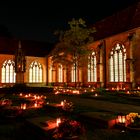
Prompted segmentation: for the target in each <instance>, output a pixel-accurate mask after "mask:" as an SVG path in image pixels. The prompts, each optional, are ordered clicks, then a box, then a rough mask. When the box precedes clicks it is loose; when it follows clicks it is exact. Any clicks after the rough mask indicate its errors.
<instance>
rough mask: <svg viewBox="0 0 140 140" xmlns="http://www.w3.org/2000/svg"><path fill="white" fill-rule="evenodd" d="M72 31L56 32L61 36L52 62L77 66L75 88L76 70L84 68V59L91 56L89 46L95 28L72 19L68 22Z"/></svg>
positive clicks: (80, 20)
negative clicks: (80, 67)
mask: <svg viewBox="0 0 140 140" xmlns="http://www.w3.org/2000/svg"><path fill="white" fill-rule="evenodd" d="M68 24H69V26H70V29H68V30H65V31H56V32H55V35H58V36H59V42H58V43H57V44H56V46H55V49H54V50H53V52H52V60H53V61H54V62H57V63H61V64H65V65H66V66H68V65H73V64H74V66H75V87H76V76H77V75H76V69H77V67H79V66H82V64H83V62H85V61H83V59H84V58H85V56H86V55H88V54H89V52H90V49H89V48H88V45H89V44H90V43H92V42H93V41H94V38H93V33H94V32H95V31H96V30H95V28H94V27H92V28H88V27H87V25H86V23H85V21H84V20H83V19H81V18H80V19H78V20H75V19H72V21H69V22H68Z"/></svg>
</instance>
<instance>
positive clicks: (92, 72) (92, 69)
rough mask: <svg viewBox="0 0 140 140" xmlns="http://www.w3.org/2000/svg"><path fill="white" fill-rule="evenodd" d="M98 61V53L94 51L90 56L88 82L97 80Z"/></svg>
mask: <svg viewBox="0 0 140 140" xmlns="http://www.w3.org/2000/svg"><path fill="white" fill-rule="evenodd" d="M96 65H97V62H96V53H95V52H92V54H91V55H89V56H88V82H96V81H97V66H96Z"/></svg>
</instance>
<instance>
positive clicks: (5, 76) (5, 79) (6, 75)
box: [1, 60, 16, 83]
mask: <svg viewBox="0 0 140 140" xmlns="http://www.w3.org/2000/svg"><path fill="white" fill-rule="evenodd" d="M14 65H15V63H14V61H12V60H6V61H4V63H3V65H2V79H1V81H2V83H15V79H16V73H15V71H14Z"/></svg>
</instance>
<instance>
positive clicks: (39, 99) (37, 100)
mask: <svg viewBox="0 0 140 140" xmlns="http://www.w3.org/2000/svg"><path fill="white" fill-rule="evenodd" d="M19 96H20V97H22V98H28V100H30V101H33V105H32V106H31V108H38V107H41V105H42V104H43V103H44V99H46V96H44V95H40V96H39V95H34V94H30V93H29V94H23V93H20V94H19ZM21 109H23V110H25V109H27V104H26V103H22V104H21Z"/></svg>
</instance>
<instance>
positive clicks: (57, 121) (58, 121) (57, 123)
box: [56, 118, 61, 126]
mask: <svg viewBox="0 0 140 140" xmlns="http://www.w3.org/2000/svg"><path fill="white" fill-rule="evenodd" d="M60 123H61V119H60V118H57V119H56V126H59V124H60Z"/></svg>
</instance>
